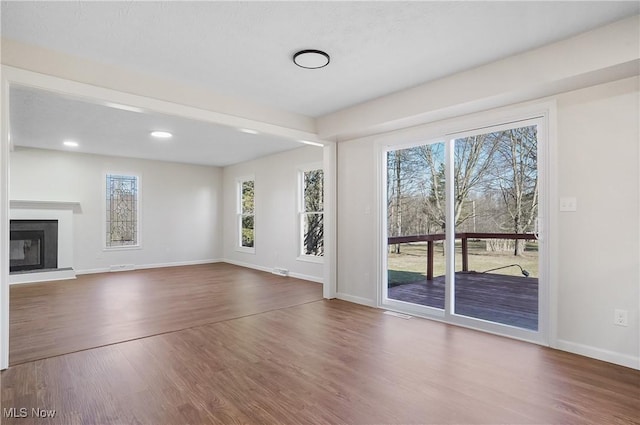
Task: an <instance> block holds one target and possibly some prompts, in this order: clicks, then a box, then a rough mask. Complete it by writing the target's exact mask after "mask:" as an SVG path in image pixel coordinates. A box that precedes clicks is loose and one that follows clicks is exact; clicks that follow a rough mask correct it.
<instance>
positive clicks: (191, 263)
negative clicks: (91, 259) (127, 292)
mask: <svg viewBox="0 0 640 425" xmlns="http://www.w3.org/2000/svg"><path fill="white" fill-rule="evenodd" d="M222 261H223V260H220V259H209V260H193V261H175V262H172V263H155V264H136V265H134V267H133V270H143V269H158V268H162V267H180V266H195V265H198V264H212V263H220V262H222ZM110 271H111V270H110V268H109V267H103V268H99V269H84V270H77V271H76V274H95V273H109V272H110Z"/></svg>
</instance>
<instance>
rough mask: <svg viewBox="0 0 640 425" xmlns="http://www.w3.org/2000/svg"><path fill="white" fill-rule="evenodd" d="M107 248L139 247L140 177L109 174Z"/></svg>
mask: <svg viewBox="0 0 640 425" xmlns="http://www.w3.org/2000/svg"><path fill="white" fill-rule="evenodd" d="M106 201H107V203H106V206H107V207H106V222H107V235H106V247H107V248H118V247H130V246H138V177H136V176H122V175H114V174H107V190H106Z"/></svg>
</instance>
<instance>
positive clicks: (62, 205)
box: [9, 199, 82, 213]
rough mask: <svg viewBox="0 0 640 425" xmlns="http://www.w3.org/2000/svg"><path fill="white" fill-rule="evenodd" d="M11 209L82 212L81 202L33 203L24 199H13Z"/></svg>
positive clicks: (10, 203) (10, 202)
mask: <svg viewBox="0 0 640 425" xmlns="http://www.w3.org/2000/svg"><path fill="white" fill-rule="evenodd" d="M9 207H10V208H11V209H27V210H41V209H42V210H72V211H73V212H74V213H79V212H81V210H82V208H81V206H80V202H70V201H32V200H23V199H12V200H10V201H9Z"/></svg>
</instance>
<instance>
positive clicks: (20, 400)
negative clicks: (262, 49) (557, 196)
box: [0, 266, 640, 425]
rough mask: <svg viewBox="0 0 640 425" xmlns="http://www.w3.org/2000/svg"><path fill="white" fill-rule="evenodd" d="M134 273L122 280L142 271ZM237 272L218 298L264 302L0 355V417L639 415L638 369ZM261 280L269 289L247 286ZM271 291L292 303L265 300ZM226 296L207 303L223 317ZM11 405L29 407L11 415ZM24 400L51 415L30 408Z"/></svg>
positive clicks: (208, 419)
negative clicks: (15, 355) (48, 350)
mask: <svg viewBox="0 0 640 425" xmlns="http://www.w3.org/2000/svg"><path fill="white" fill-rule="evenodd" d="M203 269H204V270H202V272H203V273H204V274H207V273H206V272H205V271H206V270H208V272H209V273H211V274H216V271H218V272H219V273H223V271H221V270H226V271H228V273H229V274H238V275H243V274H244V273H245V270H243V269H235V268H229V269H227V268H226V266H225V267H222V268H221V270H218V269H217V268H216V267H211V268H207V267H203ZM174 272H175V273H178V275H180V272H179V271H178V270H176V271H172V270H165V271H164V272H159V273H157V274H155V273H152V271H145V272H144V273H142V274H147V273H150V274H152V275H153V276H155V277H154V278H156V279H163V278H167V277H166V276H167V274H168V273H174ZM137 273H138V272H136V273H134V276H133V277H131V279H132V282H135V281H138V280H144V279H143V278H142V277H141V276H135V275H136V274H137ZM185 273H186V272H185ZM197 274H198V275H200V272H198V273H197ZM124 276H126V275H122V276H121V277H119V279H121V278H124ZM244 276H245V277H246V278H247V281H249V282H253V284H251V285H247V286H246V288H245V289H241V288H237V287H236V286H234V285H223V286H222V287H220V288H218V289H217V290H216V291H217V292H216V296H217V297H219V298H222V299H225V300H226V302H227V303H232V304H233V303H234V302H240V303H241V304H242V305H243V306H244V309H245V310H243V311H245V312H246V311H256V310H259V308H258V307H256V306H262V310H263V312H258V313H255V314H251V315H245V316H243V317H240V316H236V317H230V318H228V319H221V320H214V321H211V322H209V323H205V324H202V325H196V326H190V327H188V328H184V329H182V330H177V331H171V332H166V333H162V334H159V335H155V336H150V337H147V338H139V339H135V340H130V341H126V342H122V343H118V344H112V345H107V346H102V347H99V348H95V349H90V350H84V351H79V352H74V353H70V354H66V355H60V356H55V357H50V358H46V359H42V360H36V361H28V362H25V363H22V364H18V365H15V366H11V367H10V368H9V369H7V370H6V371H3V372H2V374H1V375H0V380H1V383H0V389H1V392H0V396H1V405H2V408H3V411H2V415H3V416H4V418H2V424H8V425H12V424H25V425H26V424H40V423H47V424H64V425H68V424H71V425H72V424H96V425H97V424H154V425H159V424H160V425H162V424H167V425H170V424H371V423H388V424H396V423H421V424H460V423H465V424H505V423H509V424H534V423H535V424H560V423H562V424H585V425H591V424H593V425H596V424H597V425H601V424H640V403H639V401H640V400H639V397H640V372H639V371H637V370H632V369H629V368H624V367H621V366H616V365H612V364H608V363H604V362H600V361H597V360H592V359H588V358H585V357H581V356H577V355H573V354H569V353H566V352H562V351H556V350H551V349H548V348H544V347H540V346H537V345H533V344H529V343H525V342H521V341H516V340H511V339H507V338H502V337H498V336H495V335H490V334H485V333H481V332H476V331H472V330H469V329H464V328H459V327H455V326H451V325H446V324H443V323H439V322H434V321H429V320H424V319H419V318H412V319H410V320H404V319H401V318H398V317H394V316H389V315H385V314H382V313H383V312H382V311H381V310H378V309H373V308H368V307H363V306H358V305H355V304H351V303H348V302H344V301H339V300H332V301H327V300H315V301H314V300H310V301H309V302H304V303H299V302H294V301H300V299H298V298H302V299H304V297H301V296H300V295H299V294H298V295H287V293H288V292H292V293H294V294H296V292H297V288H296V286H297V284H298V282H296V281H292V280H289V281H287V280H283V281H280V280H273V279H274V278H277V277H275V276H274V277H272V275H269V274H266V273H259V272H255V273H254V272H253V271H247V274H244ZM128 279H129V278H127V280H128ZM227 279H228V280H236V281H238V282H240V281H241V280H242V279H240V278H239V277H232V276H228V277H227ZM188 280H189V279H187V278H184V279H183V280H178V281H177V282H180V283H181V284H184V285H185V287H184V288H183V289H185V288H188V291H183V292H184V293H183V294H180V293H179V292H174V295H173V297H172V298H171V302H168V304H167V305H165V306H164V307H167V308H178V307H173V305H174V304H175V305H176V306H183V299H186V300H188V299H189V297H191V296H192V293H196V294H200V296H201V297H206V295H205V294H206V293H208V291H210V289H207V288H205V287H206V286H209V285H211V283H209V280H208V279H206V278H203V277H201V278H200V279H198V282H188ZM260 282H262V284H263V285H264V286H265V287H267V288H268V289H266V290H262V291H261V290H258V289H255V288H254V286H253V285H257V286H259V285H261V283H260ZM289 282H291V284H290V283H289ZM103 283H104V288H103V289H102V290H101V291H104V293H105V294H109V293H110V291H111V288H110V286H109V284H107V283H105V282H103ZM294 283H295V284H294ZM213 285H214V286H215V284H213ZM241 285H242V284H240V286H241ZM150 287H152V286H148V285H141V286H140V288H145V290H148V289H149V288H150ZM132 288H133V289H132V291H134V292H135V290H134V289H135V288H138V286H136V284H132ZM41 289H44V288H41ZM141 290H142V289H141ZM165 290H167V288H165ZM270 291H274V292H280V293H279V295H278V296H277V297H276V298H285V299H289V301H288V302H283V303H282V305H281V306H280V307H278V308H276V307H274V308H265V307H266V306H265V301H264V300H263V297H266V298H267V299H268V298H269V297H271V296H272V295H271V294H270ZM116 292H118V293H119V294H120V295H119V297H120V298H122V297H124V298H126V297H128V296H130V295H126V290H125V289H124V287H123V288H120V289H119V290H117V291H116ZM99 294H101V292H100V291H98V292H97V293H96V294H95V295H96V296H98V299H99ZM245 295H246V298H245V300H244V301H234V298H235V297H244V296H245ZM131 296H132V297H133V295H131ZM155 296H156V297H160V295H158V294H156V295H155ZM105 297H106V299H107V300H115V299H117V298H118V297H116V296H115V295H114V296H111V295H105ZM183 297H184V298H183ZM138 298H139V300H142V301H144V299H145V298H144V297H138ZM196 298H198V297H197V296H196ZM98 299H97V300H95V301H89V300H88V301H87V303H89V302H94V303H96V304H99V301H98ZM149 300H154V298H153V297H151V298H149ZM142 301H139V302H142ZM76 302H80V299H76ZM211 302H213V301H211ZM45 304H46V303H45ZM187 304H188V303H187ZM253 304H255V305H256V306H253V307H252V305H253ZM267 304H269V305H270V307H273V306H274V304H273V301H272V302H270V303H267ZM124 305H127V304H126V302H125V303H124ZM200 305H202V306H204V305H207V302H205V301H204V300H202V301H201V302H200ZM225 305H226V303H225V302H220V303H219V304H217V308H219V309H222V310H223V312H222V313H220V312H216V311H214V310H215V309H214V308H210V309H209V311H208V314H210V315H211V317H214V318H215V317H218V318H221V317H224V316H225V314H228V313H227V312H224V310H225ZM129 307H131V306H129ZM156 307H157V306H156ZM137 308H138V309H144V310H145V311H146V310H153V309H154V308H155V307H154V305H153V304H152V303H149V304H146V305H143V304H137ZM125 310H126V309H124V310H122V311H121V313H122V312H123V311H125ZM237 310H241V309H240V308H237ZM79 311H81V310H79V309H75V310H72V312H74V314H78V312H79ZM185 311H188V309H185ZM49 314H50V315H51V316H55V315H54V314H53V313H49ZM60 314H62V313H60ZM148 314H149V315H151V314H150V313H148ZM176 314H177V312H176ZM203 317H204V315H203ZM129 319H130V320H131V322H132V326H134V327H135V326H136V325H135V323H136V320H137V318H136V317H130V318H129ZM176 319H177V318H176ZM162 320H166V321H167V322H171V320H174V319H162ZM203 320H204V319H203ZM80 322H81V321H80V320H76V321H70V322H68V323H70V324H74V323H75V324H77V325H78V326H80V327H82V326H84V324H82V323H80ZM121 323H124V321H123V322H121ZM41 324H42V323H41ZM122 326H123V327H124V325H122ZM148 326H151V325H148ZM24 330H25V331H28V329H27V328H25V329H24ZM114 332H115V331H114ZM11 408H15V409H17V410H15V412H17V413H19V412H20V410H19V409H21V408H25V409H27V410H26V411H27V417H26V418H15V417H8V416H10V415H9V414H7V412H11V410H5V409H11ZM32 408H35V409H38V408H39V409H43V410H55V416H54V417H53V418H49V419H38V418H35V417H33V416H32V410H31V409H32Z"/></svg>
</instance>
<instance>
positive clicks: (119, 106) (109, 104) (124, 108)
mask: <svg viewBox="0 0 640 425" xmlns="http://www.w3.org/2000/svg"><path fill="white" fill-rule="evenodd" d="M104 106H107V107H109V108H115V109H120V110H122V111H129V112H137V113H139V114H141V113H143V112H144V110H143V109H142V108H138V107H136V106H129V105H122V104H120V103H113V102H105V104H104Z"/></svg>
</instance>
